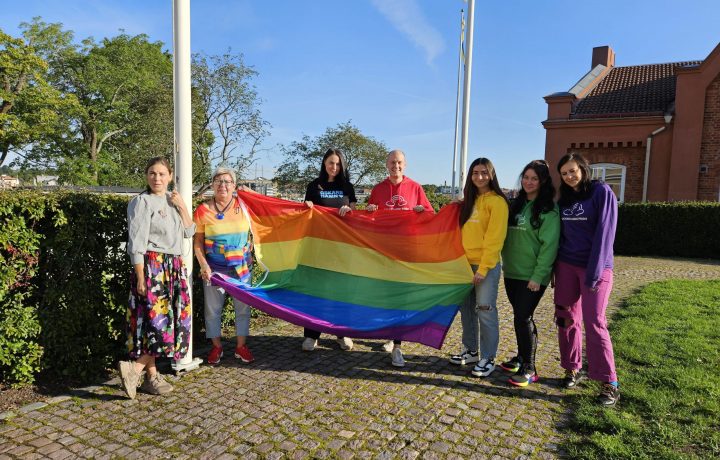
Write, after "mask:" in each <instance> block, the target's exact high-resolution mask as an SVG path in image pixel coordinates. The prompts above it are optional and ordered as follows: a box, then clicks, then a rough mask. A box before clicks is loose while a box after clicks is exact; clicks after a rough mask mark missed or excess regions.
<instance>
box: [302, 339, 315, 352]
mask: <svg viewBox="0 0 720 460" xmlns="http://www.w3.org/2000/svg"><path fill="white" fill-rule="evenodd" d="M316 345H317V340H315V339H313V338H311V337H305V340H303V343H302V349H303V351H313V350H314V349H315V346H316Z"/></svg>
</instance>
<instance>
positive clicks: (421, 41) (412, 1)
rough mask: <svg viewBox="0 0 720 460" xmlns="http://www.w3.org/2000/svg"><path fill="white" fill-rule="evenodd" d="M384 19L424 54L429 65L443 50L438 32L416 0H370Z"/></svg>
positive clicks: (443, 43)
mask: <svg viewBox="0 0 720 460" xmlns="http://www.w3.org/2000/svg"><path fill="white" fill-rule="evenodd" d="M372 3H373V5H375V8H377V9H378V10H379V11H380V13H382V15H383V16H385V18H386V19H387V20H388V21H390V23H391V24H392V25H393V26H394V27H395V28H396V29H397V30H399V31H400V32H402V33H403V34H404V35H405V36H407V38H409V39H410V40H411V41H412V42H413V43H414V44H415V45H416V46H418V47H420V48H422V50H423V51H424V52H425V59H426V60H427V62H428V64H431V63H432V61H433V60H434V59H435V57H436V56H437V55H438V54H440V53H441V52H442V51H443V49H444V48H445V42H444V41H443V38H442V36H441V35H440V32H438V30H437V29H435V28H434V27H433V26H432V25H430V23H429V22H428V21H427V19H426V18H425V16H424V15H423V13H422V11H421V10H420V7H419V6H418V4H417V2H416V0H372Z"/></svg>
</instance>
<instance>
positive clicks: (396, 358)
mask: <svg viewBox="0 0 720 460" xmlns="http://www.w3.org/2000/svg"><path fill="white" fill-rule="evenodd" d="M392 365H393V366H395V367H405V358H403V354H402V350H401V349H399V348H395V349H394V350H393V351H392Z"/></svg>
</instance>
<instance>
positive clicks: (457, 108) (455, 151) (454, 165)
mask: <svg viewBox="0 0 720 460" xmlns="http://www.w3.org/2000/svg"><path fill="white" fill-rule="evenodd" d="M464 40H465V11H464V10H460V51H459V54H460V55H459V56H458V77H457V95H456V96H455V140H454V141H453V162H452V186H451V188H450V196H451V197H452V198H455V175H456V174H457V154H458V139H459V138H460V136H459V132H458V131H459V129H460V93H461V91H460V88H461V85H460V82H461V80H460V78H461V76H462V65H463V61H464V59H465V56H464V55H463V54H464V53H463V41H464Z"/></svg>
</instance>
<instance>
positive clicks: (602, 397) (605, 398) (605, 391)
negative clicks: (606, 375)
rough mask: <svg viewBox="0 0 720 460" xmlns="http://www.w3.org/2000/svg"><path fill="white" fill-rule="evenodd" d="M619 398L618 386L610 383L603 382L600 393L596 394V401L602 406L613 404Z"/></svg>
mask: <svg viewBox="0 0 720 460" xmlns="http://www.w3.org/2000/svg"><path fill="white" fill-rule="evenodd" d="M618 399H620V388H618V387H616V386H615V385H613V384H612V383H603V385H602V389H601V390H600V394H599V395H598V402H599V403H600V404H602V405H603V406H606V407H608V406H614V405H615V403H616V402H618Z"/></svg>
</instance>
